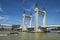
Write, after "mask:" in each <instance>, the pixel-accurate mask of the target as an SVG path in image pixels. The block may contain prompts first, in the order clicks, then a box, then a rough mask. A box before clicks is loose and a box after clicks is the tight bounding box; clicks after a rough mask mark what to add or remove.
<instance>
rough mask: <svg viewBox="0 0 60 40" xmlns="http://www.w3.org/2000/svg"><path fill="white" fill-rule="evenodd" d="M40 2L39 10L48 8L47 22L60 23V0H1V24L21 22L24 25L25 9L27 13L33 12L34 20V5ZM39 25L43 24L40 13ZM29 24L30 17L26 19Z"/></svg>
mask: <svg viewBox="0 0 60 40" xmlns="http://www.w3.org/2000/svg"><path fill="white" fill-rule="evenodd" d="M36 3H37V4H38V8H39V10H41V9H42V8H43V7H45V8H46V11H47V12H46V24H47V25H49V24H50V25H51V24H57V25H58V24H60V0H0V24H20V25H22V18H23V17H22V15H23V11H24V10H25V11H26V15H29V14H30V13H31V12H32V14H33V20H32V21H33V22H32V25H34V24H35V22H34V7H35V4H36ZM38 23H39V25H42V16H41V15H39V22H38ZM26 24H29V19H26Z"/></svg>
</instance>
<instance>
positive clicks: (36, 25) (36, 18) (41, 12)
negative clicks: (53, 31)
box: [34, 4, 46, 32]
mask: <svg viewBox="0 0 60 40" xmlns="http://www.w3.org/2000/svg"><path fill="white" fill-rule="evenodd" d="M38 14H41V15H42V17H43V27H45V25H46V11H45V8H43V10H39V9H38V5H37V4H36V5H35V28H34V30H35V31H36V32H37V31H38Z"/></svg>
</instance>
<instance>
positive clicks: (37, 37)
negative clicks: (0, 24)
mask: <svg viewBox="0 0 60 40" xmlns="http://www.w3.org/2000/svg"><path fill="white" fill-rule="evenodd" d="M0 40H60V33H53V32H52V33H28V32H19V34H18V35H17V36H0Z"/></svg>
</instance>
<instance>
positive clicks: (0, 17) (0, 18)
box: [0, 16, 8, 20]
mask: <svg viewBox="0 0 60 40" xmlns="http://www.w3.org/2000/svg"><path fill="white" fill-rule="evenodd" d="M0 20H8V18H6V17H3V16H0Z"/></svg>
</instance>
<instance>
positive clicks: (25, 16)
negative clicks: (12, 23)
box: [22, 11, 32, 31]
mask: <svg viewBox="0 0 60 40" xmlns="http://www.w3.org/2000/svg"><path fill="white" fill-rule="evenodd" d="M26 18H29V19H30V27H32V13H31V14H30V16H27V15H26V14H25V11H24V14H23V27H22V31H27V28H26V24H25V20H26Z"/></svg>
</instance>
